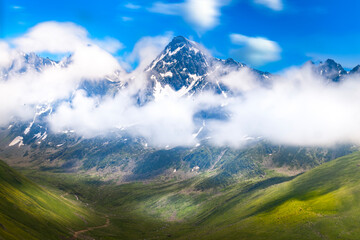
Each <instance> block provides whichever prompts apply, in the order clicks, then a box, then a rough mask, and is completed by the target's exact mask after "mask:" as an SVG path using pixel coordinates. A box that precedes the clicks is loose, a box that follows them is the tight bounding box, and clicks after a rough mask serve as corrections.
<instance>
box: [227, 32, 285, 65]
mask: <svg viewBox="0 0 360 240" xmlns="http://www.w3.org/2000/svg"><path fill="white" fill-rule="evenodd" d="M230 40H231V42H232V43H233V44H235V45H239V46H241V48H240V49H233V50H232V51H231V52H232V54H233V55H235V56H237V57H238V58H242V59H241V60H243V61H245V62H248V63H250V64H253V65H255V66H261V65H264V64H266V63H269V62H274V61H277V60H280V58H281V55H280V53H281V48H280V46H279V44H278V43H277V42H274V41H271V40H269V39H266V38H263V37H248V36H245V35H242V34H237V33H233V34H230Z"/></svg>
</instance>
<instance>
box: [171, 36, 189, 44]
mask: <svg viewBox="0 0 360 240" xmlns="http://www.w3.org/2000/svg"><path fill="white" fill-rule="evenodd" d="M188 42H189V40H188V39H187V38H185V37H183V36H177V37H174V38H173V39H172V40H171V42H170V44H178V43H188Z"/></svg>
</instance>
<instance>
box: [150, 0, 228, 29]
mask: <svg viewBox="0 0 360 240" xmlns="http://www.w3.org/2000/svg"><path fill="white" fill-rule="evenodd" d="M228 3H229V1H220V0H186V1H185V2H181V3H162V2H156V3H154V4H153V6H152V7H151V8H149V9H148V10H149V11H151V12H155V13H161V14H166V15H179V16H182V17H183V18H184V19H185V20H187V21H188V22H189V23H190V24H192V25H193V26H194V27H195V28H196V29H198V30H200V31H205V30H209V29H212V28H214V27H215V26H216V25H218V24H219V17H220V16H221V12H220V8H221V7H222V6H225V5H227V4H228Z"/></svg>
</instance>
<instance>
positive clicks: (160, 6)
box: [0, 0, 360, 72]
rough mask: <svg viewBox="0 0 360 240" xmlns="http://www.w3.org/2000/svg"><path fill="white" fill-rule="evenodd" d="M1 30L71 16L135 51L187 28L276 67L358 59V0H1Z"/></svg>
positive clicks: (236, 54)
mask: <svg viewBox="0 0 360 240" xmlns="http://www.w3.org/2000/svg"><path fill="white" fill-rule="evenodd" d="M0 3H2V4H1V5H2V7H1V9H0V16H1V18H0V21H1V25H0V34H1V37H2V38H13V37H16V36H19V35H21V34H23V33H24V32H26V31H27V30H28V29H29V28H30V27H33V26H35V25H36V24H38V23H40V22H44V21H59V22H67V21H70V22H74V23H76V24H78V25H80V26H82V27H84V28H86V29H87V31H88V32H89V33H90V35H91V37H94V38H99V39H101V38H104V37H106V36H109V37H113V38H116V39H118V40H119V41H120V42H121V43H122V44H123V45H124V48H123V49H122V50H121V51H119V52H118V53H117V54H119V55H121V54H124V53H128V52H131V51H132V48H133V46H134V45H135V44H136V42H137V41H138V40H139V39H141V38H142V37H144V36H157V35H164V34H166V33H167V32H172V33H173V35H174V36H177V35H183V36H185V37H188V38H190V39H193V40H195V41H197V42H200V43H202V44H203V45H204V46H205V47H206V48H208V49H209V50H210V51H211V52H212V54H213V55H215V56H216V57H219V58H228V57H233V58H234V59H236V60H238V61H241V62H245V63H247V64H249V65H251V66H254V67H256V68H258V69H261V70H265V71H271V72H276V71H280V70H282V69H284V68H286V67H289V66H292V65H301V64H303V63H304V62H305V61H307V60H315V61H316V60H325V59H326V58H333V59H335V60H336V61H338V62H340V63H341V64H342V65H343V66H344V67H347V68H352V67H354V66H355V65H357V64H360V44H359V43H360V24H359V23H360V21H359V19H358V12H359V11H360V2H359V1H354V0H343V1H335V0H316V1H310V0H296V1H295V0H223V1H219V0H183V1H166V0H156V1H150V0H147V1H140V0H138V1H121V0H118V1H114V0H103V1H74V0H72V1H70V0H62V1H48V0H46V1H45V0H34V1H25V0H15V1H9V0H2V2H1V0H0Z"/></svg>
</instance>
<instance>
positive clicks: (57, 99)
mask: <svg viewBox="0 0 360 240" xmlns="http://www.w3.org/2000/svg"><path fill="white" fill-rule="evenodd" d="M49 24H50V25H47V24H41V25H38V26H35V27H34V28H33V29H31V30H30V31H29V32H28V33H26V34H25V35H24V36H21V37H19V38H17V39H13V40H12V42H11V44H10V43H7V42H4V41H2V42H0V50H1V53H2V54H0V56H1V58H0V70H1V73H2V75H0V77H1V79H0V101H1V102H2V103H3V104H1V105H0V116H1V118H0V125H1V126H4V127H6V125H7V124H9V123H11V122H12V121H14V120H19V119H20V120H24V121H26V120H31V119H32V117H33V116H34V114H35V112H36V106H38V105H41V104H54V103H56V105H57V107H56V108H54V111H53V113H52V114H51V115H50V116H49V118H48V119H47V121H48V123H49V126H50V127H51V130H52V131H53V132H55V133H57V132H62V131H66V130H74V131H75V132H76V133H77V134H78V135H81V136H84V137H88V138H90V137H94V136H99V135H101V136H103V135H106V134H109V133H114V132H115V133H120V134H123V135H126V136H128V135H130V136H133V137H142V138H144V139H146V141H147V142H148V143H149V145H154V146H158V147H165V146H171V147H173V146H195V145H196V144H198V143H199V142H201V140H204V139H207V141H210V142H211V143H213V144H216V145H231V146H235V147H238V146H241V145H243V144H245V143H246V142H247V141H248V139H257V138H261V139H267V140H269V141H272V142H274V143H279V144H287V145H303V146H308V145H319V146H324V145H332V144H337V143H354V144H360V124H359V123H360V107H359V106H360V95H359V94H358V93H359V91H360V77H359V76H358V75H352V76H350V77H348V78H347V79H344V80H343V81H341V82H340V83H332V82H331V83H329V82H328V81H327V80H326V79H323V78H321V77H320V76H319V75H316V74H315V73H314V72H313V70H312V67H311V66H309V65H306V66H304V67H301V68H291V69H288V70H286V71H284V73H282V74H281V75H278V76H273V77H272V78H271V79H269V80H268V82H267V83H266V84H264V82H263V81H264V80H262V79H259V78H258V75H256V74H255V73H254V72H253V71H252V70H251V69H249V68H247V67H244V68H240V69H237V70H236V69H232V71H228V72H229V73H228V74H225V75H224V74H222V75H219V76H217V77H216V80H217V81H219V83H221V84H223V85H225V86H227V88H229V89H231V92H232V93H231V94H227V96H226V97H225V96H223V95H219V94H215V93H213V92H206V91H205V92H202V93H200V94H195V95H191V96H190V95H189V96H185V97H178V96H177V95H176V94H169V95H166V96H163V97H162V98H159V99H155V100H153V101H149V102H148V103H146V104H143V105H139V104H138V99H137V98H136V96H138V95H139V94H142V90H144V89H146V86H147V83H148V81H149V79H148V78H147V76H146V74H145V72H144V66H147V65H148V64H149V62H150V61H151V59H152V57H153V56H156V55H157V54H159V51H160V50H161V48H162V46H163V45H164V44H165V42H166V41H167V40H168V38H169V37H168V36H159V37H146V38H143V39H141V40H140V41H139V43H138V44H137V45H136V47H135V48H134V50H133V53H131V54H129V55H128V56H127V57H128V58H129V56H131V57H130V59H131V58H133V59H138V60H139V61H140V64H139V66H140V67H139V68H138V69H135V70H134V71H132V72H130V73H128V72H126V71H125V70H123V69H124V68H123V67H122V66H121V63H119V62H118V61H117V59H116V58H115V57H113V56H112V55H111V54H110V53H109V52H108V51H107V50H104V49H107V46H105V47H104V46H99V45H96V44H95V42H96V41H94V40H93V39H90V38H89V37H88V34H87V32H86V31H85V30H84V29H82V28H80V27H78V26H76V25H72V24H67V23H65V24H62V23H56V24H54V23H49ZM44 26H46V27H45V28H44ZM49 26H52V28H59V29H52V30H51V31H52V32H53V33H59V32H66V34H67V35H68V36H65V37H60V36H59V38H51V41H52V42H50V43H46V40H49V36H47V35H46V34H45V32H43V31H49V29H48V27H49ZM236 36H237V35H236ZM237 37H238V38H237V40H239V36H237ZM69 39H72V41H75V42H76V44H73V45H67V42H68V41H69ZM244 39H245V40H244ZM235 40H236V39H235ZM240 40H241V41H250V40H249V39H247V37H241V36H240ZM49 41H50V40H49ZM262 41H263V40H260V42H262ZM30 43H31V44H33V46H34V47H33V49H32V47H31V46H32V45H31V44H30ZM89 43H90V44H89ZM104 43H105V44H106V43H107V44H109V45H112V43H111V41H110V42H109V41H104ZM267 43H268V42H267V41H265V43H264V44H265V45H266V44H267ZM59 44H63V45H61V46H59ZM11 45H15V46H16V47H15V48H13V47H11ZM270 45H271V44H270ZM66 46H67V47H66ZM25 50H27V51H37V52H71V54H72V55H71V58H70V61H69V59H68V58H66V59H64V60H63V61H62V62H60V63H58V64H56V65H48V66H45V67H43V68H42V69H41V71H36V70H32V69H31V68H30V69H28V70H27V71H25V72H24V71H20V70H21V69H23V67H24V66H26V64H28V63H25V62H24V61H25V60H24V57H23V55H22V52H21V51H25ZM150 56H151V58H150ZM127 57H125V58H124V59H126V58H127ZM9 66H12V71H11V73H10V74H8V75H6V74H5V72H6V71H5V70H6V69H9ZM17 69H18V70H19V71H17ZM114 73H117V74H116V81H119V82H117V84H118V86H120V87H119V89H118V91H117V92H115V93H114V92H111V94H106V95H89V94H87V92H86V91H84V90H83V89H80V88H79V85H80V84H81V83H82V82H83V81H85V80H86V81H91V82H93V83H97V82H101V81H104V79H107V78H109V79H114V78H113V76H114ZM144 94H146V92H144ZM209 109H215V110H216V109H217V110H220V111H221V112H223V113H226V117H225V118H213V119H206V120H204V121H200V122H199V121H198V118H196V116H199V112H202V111H206V110H209Z"/></svg>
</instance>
